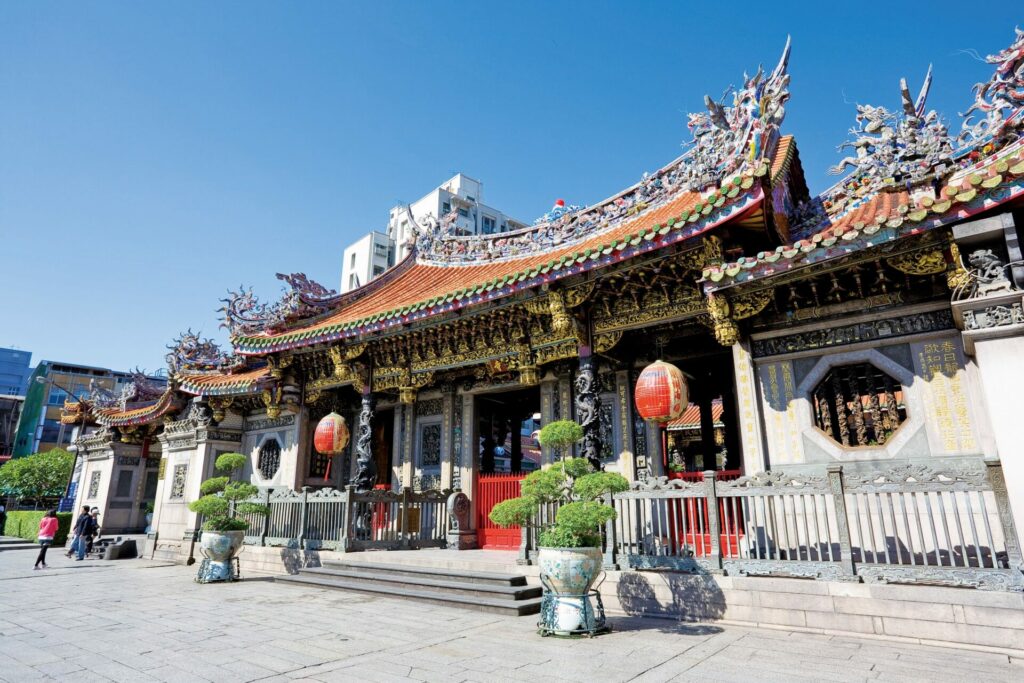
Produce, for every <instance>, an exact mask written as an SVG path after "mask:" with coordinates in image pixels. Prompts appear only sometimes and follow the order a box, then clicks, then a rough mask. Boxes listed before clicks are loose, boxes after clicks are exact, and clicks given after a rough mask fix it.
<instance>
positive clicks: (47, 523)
mask: <svg viewBox="0 0 1024 683" xmlns="http://www.w3.org/2000/svg"><path fill="white" fill-rule="evenodd" d="M58 524H59V522H58V521H57V511H56V510H50V511H49V512H47V513H46V516H45V517H43V518H42V519H41V520H39V545H40V546H42V547H41V548H39V556H38V557H36V566H35V567H33V569H46V550H47V549H48V548H49V547H50V546H51V545H53V537H54V536H56V535H57V525H58ZM39 565H42V567H40V566H39Z"/></svg>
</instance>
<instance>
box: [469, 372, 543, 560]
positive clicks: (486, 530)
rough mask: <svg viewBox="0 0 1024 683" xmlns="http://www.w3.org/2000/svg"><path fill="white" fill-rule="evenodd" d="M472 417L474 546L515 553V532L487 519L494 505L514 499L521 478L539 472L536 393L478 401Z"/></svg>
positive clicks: (517, 532)
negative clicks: (475, 439) (475, 443)
mask: <svg viewBox="0 0 1024 683" xmlns="http://www.w3.org/2000/svg"><path fill="white" fill-rule="evenodd" d="M476 415H477V420H478V422H477V429H478V432H477V434H479V446H478V449H477V457H478V458H479V469H478V475H477V481H476V491H477V501H478V502H477V506H476V508H477V540H478V543H479V544H480V547H481V548H484V549H486V550H515V549H516V548H518V547H519V542H520V529H519V527H510V528H508V529H503V528H501V527H498V526H496V525H495V524H494V523H492V522H491V520H490V519H488V517H487V516H488V514H490V512H491V510H492V509H493V508H494V506H495V505H497V504H498V503H500V502H502V501H504V500H508V499H509V498H515V497H517V496H518V495H519V487H520V482H521V481H522V480H523V478H524V477H525V476H526V475H527V474H528V473H529V472H532V471H534V470H537V469H540V466H541V452H540V444H539V443H538V442H537V433H538V431H539V430H540V428H541V423H540V390H539V389H537V388H535V387H534V388H527V389H520V390H516V391H509V392H504V393H500V394H483V395H480V396H477V397H476Z"/></svg>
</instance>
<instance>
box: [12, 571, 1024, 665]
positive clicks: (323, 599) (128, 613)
mask: <svg viewBox="0 0 1024 683" xmlns="http://www.w3.org/2000/svg"><path fill="white" fill-rule="evenodd" d="M25 557H26V556H25V555H23V554H19V553H7V554H4V555H0V682H10V683H22V681H75V682H79V681H119V682H120V681H133V682H134V681H140V682H141V681H162V682H169V683H178V682H181V683H192V682H194V681H198V682H201V681H216V682H217V683H233V682H236V681H237V682H238V683H249V682H254V683H255V682H257V681H258V682H259V683H274V682H280V683H297V682H299V681H319V682H321V683H329V682H332V681H439V682H440V681H453V682H460V683H461V682H465V681H486V682H487V683H492V682H494V681H530V682H535V681H538V680H543V681H555V682H557V681H645V682H651V683H656V682H659V681H676V680H678V681H737V682H740V681H742V682H743V683H749V682H750V681H786V682H787V683H789V682H791V681H840V682H845V681H891V680H899V681H911V680H929V681H944V680H948V681H958V682H962V681H963V680H965V679H971V678H973V679H978V678H979V677H980V678H982V679H983V680H985V681H995V682H998V681H1015V682H1016V681H1020V680H1024V661H1021V660H1015V659H1014V658H1011V657H1007V656H1006V655H999V654H993V653H986V652H972V651H965V650H957V649H952V648H942V647H931V646H926V645H920V644H913V643H907V644H904V643H899V642H887V641H880V640H875V639H859V638H855V637H849V636H830V635H824V634H820V633H818V634H816V633H805V632H794V631H785V630H780V629H755V628H747V627H739V626H729V625H721V624H692V623H687V624H679V623H673V622H670V621H663V620H655V619H647V620H644V619H639V618H635V617H628V618H627V617H622V618H613V619H612V624H613V627H614V629H615V630H614V631H613V633H611V634H609V635H605V636H601V637H599V638H595V639H593V640H586V639H584V640H576V641H567V640H562V639H557V638H541V637H539V636H538V635H537V634H536V633H535V625H534V624H535V618H533V617H520V618H515V617H504V616H497V615H492V614H486V613H480V612H471V611H466V610H460V609H455V608H450V607H443V606H435V605H428V604H423V603H415V602H408V601H401V600H396V599H391V598H383V597H373V596H366V595H358V594H349V593H342V592H336V591H321V590H317V589H315V588H306V587H299V586H283V585H280V584H274V583H273V582H271V581H268V580H266V579H264V578H262V577H252V578H249V579H248V580H246V581H242V582H240V583H235V584H227V585H206V586H204V585H199V584H196V583H194V582H193V581H192V576H193V574H194V569H195V568H194V567H193V568H188V567H183V566H178V565H172V564H167V563H163V562H154V561H148V560H141V559H140V560H121V561H116V562H104V561H100V560H86V561H84V562H74V561H72V560H67V559H65V558H64V557H63V556H61V555H57V556H54V557H52V559H51V568H50V569H48V570H45V571H33V570H32V568H31V558H28V559H25Z"/></svg>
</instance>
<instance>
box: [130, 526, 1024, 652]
mask: <svg viewBox="0 0 1024 683" xmlns="http://www.w3.org/2000/svg"><path fill="white" fill-rule="evenodd" d="M170 546H171V544H167V545H164V544H161V545H159V546H158V548H157V553H156V557H157V558H158V559H172V560H174V561H178V562H181V563H184V562H185V560H186V558H187V557H188V552H189V544H188V543H182V544H181V545H180V547H179V549H178V553H177V554H176V555H174V556H173V557H171V556H168V554H169V553H170V551H171V547H170ZM196 552H197V559H201V557H200V556H199V554H198V549H197V551H196ZM474 552H484V553H486V551H472V552H470V553H459V552H454V551H426V550H423V551H406V552H363V553H349V554H344V553H337V552H333V551H316V550H308V551H306V550H297V549H291V548H271V547H259V546H245V549H244V551H243V552H242V554H241V556H240V558H239V559H240V562H241V571H242V576H243V577H245V576H251V575H253V574H286V573H288V574H294V573H296V572H297V571H298V570H299V569H300V568H302V567H304V566H312V567H316V566H320V565H321V564H322V563H323V562H324V561H325V560H330V559H345V560H347V561H355V562H385V563H388V564H410V565H418V566H432V567H447V568H451V569H476V570H479V571H492V572H496V571H502V572H507V573H517V574H525V575H526V576H527V578H528V581H529V582H530V583H532V584H535V585H539V580H538V578H537V567H535V566H520V565H516V564H511V563H509V564H504V565H502V564H494V563H493V562H483V561H481V560H480V559H472V558H471V557H470V556H471V555H473V553H474ZM146 556H147V557H148V554H147V555H146ZM600 589H601V596H602V599H603V601H604V606H605V610H606V612H607V613H608V614H611V615H630V616H645V617H653V618H660V619H671V620H674V621H692V622H705V623H710V622H721V623H729V624H737V625H743V626H758V627H767V628H786V629H790V630H801V631H812V632H817V633H829V634H840V635H851V636H858V637H872V638H881V639H886V640H904V641H910V642H915V643H921V644H926V645H942V646H947V647H948V646H954V647H962V648H968V649H976V650H985V651H995V652H1002V653H1007V654H1012V655H1014V656H1024V594H1022V593H1010V592H1001V591H982V590H973V589H966V588H944V587H931V586H896V585H884V584H864V583H845V582H834V581H814V580H810V579H785V578H765V577H741V576H720V575H710V574H702V575H692V574H681V573H677V572H668V571H611V572H607V574H606V577H605V580H604V583H603V584H602V585H601V587H600Z"/></svg>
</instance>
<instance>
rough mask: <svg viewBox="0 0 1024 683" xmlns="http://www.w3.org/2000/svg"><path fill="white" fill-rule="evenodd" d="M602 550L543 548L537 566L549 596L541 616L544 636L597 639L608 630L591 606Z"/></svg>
mask: <svg viewBox="0 0 1024 683" xmlns="http://www.w3.org/2000/svg"><path fill="white" fill-rule="evenodd" d="M601 560H602V555H601V549H600V548H540V550H539V552H538V554H537V564H538V565H539V566H540V579H541V583H543V584H544V588H545V589H547V591H548V592H549V593H550V594H551V595H550V596H546V599H545V608H543V609H542V614H541V623H540V627H541V632H542V633H544V634H548V633H551V634H557V635H575V634H581V633H588V634H590V635H593V634H594V633H596V632H598V631H599V630H601V629H603V627H604V614H603V611H604V610H603V609H601V614H600V616H598V615H597V614H595V612H594V607H593V605H592V604H591V603H590V598H589V593H590V587H591V586H593V585H594V580H595V579H596V578H597V575H598V572H599V571H600V570H601Z"/></svg>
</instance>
